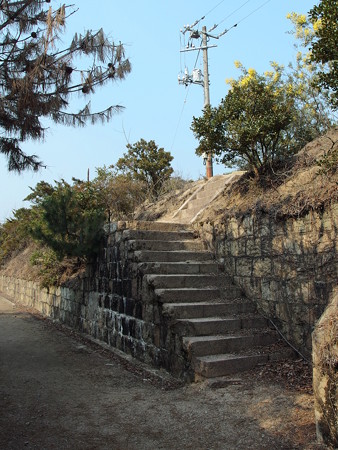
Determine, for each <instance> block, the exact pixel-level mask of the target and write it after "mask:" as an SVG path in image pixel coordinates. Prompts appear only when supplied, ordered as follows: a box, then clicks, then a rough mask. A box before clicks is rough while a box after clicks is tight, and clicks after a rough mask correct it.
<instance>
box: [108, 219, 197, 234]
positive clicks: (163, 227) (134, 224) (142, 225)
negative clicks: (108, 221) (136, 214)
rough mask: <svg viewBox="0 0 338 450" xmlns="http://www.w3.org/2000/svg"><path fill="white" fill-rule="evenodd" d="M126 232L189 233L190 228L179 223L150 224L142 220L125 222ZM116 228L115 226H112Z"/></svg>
mask: <svg viewBox="0 0 338 450" xmlns="http://www.w3.org/2000/svg"><path fill="white" fill-rule="evenodd" d="M122 223H123V222H118V225H120V224H122ZM124 225H125V230H127V229H129V230H138V231H164V232H168V231H174V232H181V231H189V226H188V225H187V224H185V223H179V222H175V223H172V222H148V221H142V220H139V221H138V220H134V221H130V222H125V223H124ZM112 226H114V224H112Z"/></svg>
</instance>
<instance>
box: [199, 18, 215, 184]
mask: <svg viewBox="0 0 338 450" xmlns="http://www.w3.org/2000/svg"><path fill="white" fill-rule="evenodd" d="M202 48H203V77H204V83H203V88H204V107H206V106H210V91H209V64H208V37H207V28H206V27H205V26H204V27H202ZM205 166H206V177H207V179H208V180H209V179H210V178H212V177H213V175H214V170H213V163H212V153H211V152H208V153H207V158H206V162H205Z"/></svg>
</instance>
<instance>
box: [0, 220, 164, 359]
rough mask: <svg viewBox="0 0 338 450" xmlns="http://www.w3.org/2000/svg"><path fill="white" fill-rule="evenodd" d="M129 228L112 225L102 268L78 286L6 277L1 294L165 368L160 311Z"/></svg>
mask: <svg viewBox="0 0 338 450" xmlns="http://www.w3.org/2000/svg"><path fill="white" fill-rule="evenodd" d="M126 227H127V223H124V222H120V223H118V224H111V226H110V230H108V233H107V236H108V237H107V245H106V247H105V249H104V250H103V253H102V255H101V257H100V259H99V261H98V263H97V265H96V267H88V268H87V271H86V273H85V274H84V275H82V276H81V278H80V279H79V280H77V286H76V287H74V286H73V287H70V286H60V287H57V288H50V289H49V290H47V289H41V288H40V286H39V283H37V282H33V281H30V280H24V279H20V278H17V277H13V276H6V275H4V274H1V273H0V292H3V293H4V294H6V295H7V296H9V297H10V298H12V299H15V300H16V301H18V302H20V303H22V304H23V305H26V306H29V307H32V308H35V309H37V310H38V311H40V312H41V313H42V314H43V315H45V316H48V317H50V318H52V319H55V320H59V321H60V322H62V323H64V324H66V325H69V326H70V327H73V328H75V329H77V330H79V331H81V332H84V333H87V334H89V335H91V336H93V337H94V338H96V339H99V340H102V341H104V342H106V343H108V344H109V345H111V346H113V347H116V348H118V349H120V350H122V351H124V352H126V353H129V354H131V355H132V356H134V357H137V358H138V359H140V360H141V361H145V362H147V363H150V364H152V365H155V366H163V361H162V356H161V351H160V349H159V347H158V346H157V345H156V344H158V343H159V334H160V333H159V329H158V328H159V325H158V321H157V325H155V322H156V321H155V320H154V317H155V316H156V315H157V314H156V312H155V311H156V308H155V306H154V305H153V303H152V301H151V299H149V298H148V297H147V296H146V295H145V292H146V289H145V288H144V287H143V290H142V274H140V273H138V271H137V262H136V261H135V257H134V250H133V249H132V248H131V245H130V243H129V242H128V240H127V236H126V233H124V230H125V229H126Z"/></svg>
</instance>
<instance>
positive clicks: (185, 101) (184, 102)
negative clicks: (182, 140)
mask: <svg viewBox="0 0 338 450" xmlns="http://www.w3.org/2000/svg"><path fill="white" fill-rule="evenodd" d="M190 86H191V85H190V84H189V86H188V89H187V93H186V96H185V99H184V101H183V105H182V109H181V113H180V117H179V118H178V122H177V126H176V130H175V133H174V137H173V141H172V144H171V147H170V151H172V149H173V146H174V144H175V141H176V137H177V133H178V129H179V127H180V124H181V120H182V116H183V111H184V108H185V105H186V103H187V98H188V94H189V90H190Z"/></svg>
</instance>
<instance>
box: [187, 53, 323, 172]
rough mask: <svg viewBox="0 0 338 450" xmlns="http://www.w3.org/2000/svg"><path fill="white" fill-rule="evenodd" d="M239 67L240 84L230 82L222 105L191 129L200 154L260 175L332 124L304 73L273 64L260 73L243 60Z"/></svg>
mask: <svg viewBox="0 0 338 450" xmlns="http://www.w3.org/2000/svg"><path fill="white" fill-rule="evenodd" d="M236 66H237V67H238V68H239V69H241V72H242V74H241V76H240V77H239V79H238V80H237V81H236V80H233V79H231V80H228V83H229V84H230V90H229V92H228V94H227V95H226V97H225V98H224V99H223V100H222V101H221V103H220V105H219V106H218V107H214V108H212V107H208V108H205V109H204V111H203V116H202V117H199V118H196V117H194V118H193V122H192V126H191V128H192V131H193V132H194V135H195V137H196V138H197V139H198V140H199V146H198V147H197V150H196V153H197V154H202V153H203V152H208V151H209V152H212V153H213V154H214V155H215V156H216V159H217V160H218V161H219V162H221V163H223V164H224V165H226V166H228V167H234V166H239V167H244V168H248V169H249V170H252V171H253V172H254V173H255V174H256V176H257V177H258V176H259V174H260V173H261V172H265V171H266V170H270V169H272V168H273V167H274V165H276V164H277V163H278V162H279V161H281V160H285V159H286V158H288V157H289V156H291V155H292V154H294V153H296V152H298V151H299V150H300V149H301V148H302V147H303V146H304V145H305V144H306V143H307V142H309V141H311V140H312V139H314V138H315V137H317V136H318V135H320V134H321V133H323V132H324V131H325V130H327V128H328V127H329V126H330V125H331V122H330V120H329V118H328V113H327V111H326V110H325V107H323V108H324V109H323V110H321V109H320V108H318V104H319V98H318V96H315V95H313V96H312V92H311V95H310V91H309V90H308V88H307V86H306V80H305V79H303V75H304V74H300V72H299V71H298V72H297V71H296V72H293V73H291V74H286V73H285V70H284V68H283V67H282V66H279V65H278V64H277V63H272V70H270V71H267V72H265V73H264V75H259V74H258V73H257V72H256V71H255V70H254V69H248V70H246V69H245V68H244V67H243V66H242V64H241V63H239V62H236ZM299 74H300V75H299Z"/></svg>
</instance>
